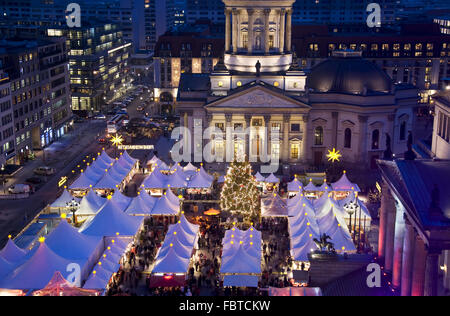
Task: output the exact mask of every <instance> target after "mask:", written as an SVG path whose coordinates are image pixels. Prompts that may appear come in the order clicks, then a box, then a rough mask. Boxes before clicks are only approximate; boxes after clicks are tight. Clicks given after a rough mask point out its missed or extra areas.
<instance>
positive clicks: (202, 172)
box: [198, 166, 214, 182]
mask: <svg viewBox="0 0 450 316" xmlns="http://www.w3.org/2000/svg"><path fill="white" fill-rule="evenodd" d="M198 173H200V174H201V175H202V177H203V178H205V179H208V180H209V181H211V182H212V181H214V177H213V176H212V175H210V174H209V173H207V172H206V170H205V168H203V166H201V167H200V170H199V171H198Z"/></svg>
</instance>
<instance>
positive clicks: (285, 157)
mask: <svg viewBox="0 0 450 316" xmlns="http://www.w3.org/2000/svg"><path fill="white" fill-rule="evenodd" d="M290 122H291V115H290V114H285V115H284V116H283V155H282V157H283V158H282V160H283V162H286V163H287V162H289V128H290Z"/></svg>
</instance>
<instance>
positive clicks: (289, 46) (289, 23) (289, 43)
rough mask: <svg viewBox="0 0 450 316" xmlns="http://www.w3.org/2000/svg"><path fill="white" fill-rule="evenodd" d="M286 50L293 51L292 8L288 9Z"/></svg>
mask: <svg viewBox="0 0 450 316" xmlns="http://www.w3.org/2000/svg"><path fill="white" fill-rule="evenodd" d="M286 51H287V52H288V53H290V52H292V9H289V10H288V11H287V21H286Z"/></svg>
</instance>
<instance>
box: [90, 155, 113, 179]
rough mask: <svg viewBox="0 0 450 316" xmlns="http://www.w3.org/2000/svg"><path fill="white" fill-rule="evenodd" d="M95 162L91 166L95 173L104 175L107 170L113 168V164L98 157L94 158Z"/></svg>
mask: <svg viewBox="0 0 450 316" xmlns="http://www.w3.org/2000/svg"><path fill="white" fill-rule="evenodd" d="M94 159H95V160H94V162H93V163H92V164H91V165H90V167H91V168H93V169H95V172H101V173H102V175H103V172H105V169H109V168H111V164H112V163H113V162H106V161H104V160H103V159H101V158H99V157H97V158H94Z"/></svg>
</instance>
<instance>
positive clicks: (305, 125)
mask: <svg viewBox="0 0 450 316" xmlns="http://www.w3.org/2000/svg"><path fill="white" fill-rule="evenodd" d="M308 122H309V116H308V115H303V139H302V153H301V157H302V161H303V163H305V164H306V163H308V150H309V148H308Z"/></svg>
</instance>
